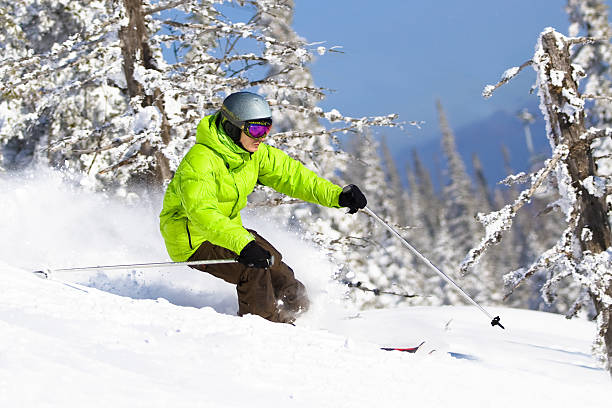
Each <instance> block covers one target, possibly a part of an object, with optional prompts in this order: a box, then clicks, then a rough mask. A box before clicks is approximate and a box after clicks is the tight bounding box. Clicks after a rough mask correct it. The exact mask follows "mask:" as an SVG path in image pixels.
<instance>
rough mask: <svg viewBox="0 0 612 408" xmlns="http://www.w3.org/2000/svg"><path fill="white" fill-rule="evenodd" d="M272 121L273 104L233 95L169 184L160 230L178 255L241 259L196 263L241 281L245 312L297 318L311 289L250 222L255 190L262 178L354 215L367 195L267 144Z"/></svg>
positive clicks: (206, 123) (207, 121)
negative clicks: (244, 216) (245, 220)
mask: <svg viewBox="0 0 612 408" xmlns="http://www.w3.org/2000/svg"><path fill="white" fill-rule="evenodd" d="M271 127H272V112H271V110H270V107H269V105H268V103H267V102H266V100H265V99H264V98H262V97H261V96H260V95H257V94H254V93H251V92H237V93H233V94H231V95H229V96H228V97H227V98H225V100H224V101H223V104H222V106H221V109H220V110H219V111H217V112H216V113H215V114H213V115H210V116H206V117H204V118H203V119H202V120H201V121H200V123H199V124H198V127H197V132H196V144H195V145H194V146H193V147H192V148H191V149H190V150H189V152H188V153H187V154H186V155H185V157H184V158H183V160H182V161H181V163H180V165H179V166H178V168H177V170H176V173H175V175H174V177H173V178H172V180H171V181H170V184H169V185H168V187H167V190H166V193H165V195H164V200H163V208H162V211H161V213H160V230H161V234H162V236H163V238H164V241H165V244H166V249H167V251H168V254H169V255H170V258H172V260H173V261H175V262H183V261H187V260H189V261H196V260H208V259H226V258H230V259H236V260H237V261H238V262H237V263H226V264H216V265H206V266H192V267H193V268H195V269H198V270H201V271H204V272H207V273H209V274H211V275H213V276H215V277H218V278H221V279H223V280H224V281H226V282H229V283H232V284H235V285H236V291H237V293H238V315H239V316H242V315H245V314H249V313H250V314H256V315H259V316H262V317H263V318H265V319H268V320H270V321H273V322H282V323H292V322H293V321H295V319H296V317H297V316H298V315H299V314H300V313H302V312H304V311H306V310H307V309H308V306H309V300H308V295H307V293H306V289H305V287H304V285H303V284H302V283H301V282H300V281H298V280H297V279H296V278H295V276H294V273H293V270H292V269H291V268H290V267H289V266H288V265H286V264H285V263H284V262H282V255H281V254H280V253H279V252H278V250H277V249H276V248H274V247H273V246H272V244H270V243H269V242H268V241H267V240H265V239H264V238H263V237H261V236H260V235H259V234H258V233H257V232H256V231H254V230H252V229H246V228H244V227H243V225H242V220H241V217H240V210H242V209H243V208H244V207H245V206H246V204H247V196H248V195H249V194H250V193H251V192H252V191H253V189H254V187H255V184H257V183H259V184H263V185H265V186H269V187H271V188H273V189H274V190H276V191H278V192H280V193H283V194H286V195H288V196H291V197H294V198H298V199H301V200H304V201H308V202H312V203H316V204H320V205H323V206H326V207H332V208H340V207H348V208H349V212H350V213H352V214H353V213H355V212H357V210H358V209H361V208H364V207H365V206H366V203H367V201H366V198H365V196H364V195H363V193H362V192H361V190H360V189H359V187H357V186H355V185H352V184H351V185H348V186H346V187H344V188H342V187H340V186H338V185H335V184H333V183H332V182H330V181H328V180H326V179H324V178H321V177H319V176H317V175H316V174H315V173H314V172H312V171H311V170H309V169H307V168H306V167H305V166H304V165H303V164H301V163H300V162H299V161H297V160H294V159H292V158H290V157H289V156H288V155H287V154H286V153H284V152H283V151H281V150H279V149H277V148H274V147H272V146H269V145H267V144H265V143H263V140H264V139H265V137H266V136H267V135H268V133H269V132H270V129H271Z"/></svg>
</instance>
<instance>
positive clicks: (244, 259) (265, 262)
mask: <svg viewBox="0 0 612 408" xmlns="http://www.w3.org/2000/svg"><path fill="white" fill-rule="evenodd" d="M236 260H237V261H238V262H240V263H241V264H243V265H245V266H248V267H249V268H269V267H270V266H272V255H270V252H268V251H266V250H265V249H263V248H262V247H261V246H260V245H259V244H258V243H257V242H255V241H251V242H249V243H248V244H246V246H245V247H244V248H242V251H240V255H239V256H238V258H237V259H236Z"/></svg>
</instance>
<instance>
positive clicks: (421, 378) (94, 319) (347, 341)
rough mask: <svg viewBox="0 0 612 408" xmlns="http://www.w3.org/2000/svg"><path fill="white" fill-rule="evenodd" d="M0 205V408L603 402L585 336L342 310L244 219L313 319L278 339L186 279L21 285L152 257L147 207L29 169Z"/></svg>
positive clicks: (537, 325)
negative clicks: (44, 273) (305, 297)
mask: <svg viewBox="0 0 612 408" xmlns="http://www.w3.org/2000/svg"><path fill="white" fill-rule="evenodd" d="M77 181H78V180H77ZM0 197H2V199H1V200H0V231H1V234H0V237H1V238H0V239H1V240H2V242H0V287H2V296H0V333H1V336H0V406H3V407H4V406H6V407H9V406H10V407H17V406H23V407H26V406H27V407H30V406H49V407H55V406H61V407H72V406H74V407H80V406H88V407H98V406H99V407H108V406H113V407H134V406H137V407H138V406H147V407H167V406H172V407H191V406H202V407H242V406H247V405H248V406H252V407H264V406H270V405H272V406H287V407H370V406H377V407H378V406H380V407H395V406H407V405H410V406H418V407H437V406H457V407H490V406H492V404H494V406H496V407H517V406H525V407H532V406H533V407H535V406H542V407H573V406H587V407H595V406H606V402H605V401H608V399H609V398H608V393H609V387H610V378H609V375H608V374H607V372H605V371H604V370H602V369H601V368H599V367H598V366H597V364H596V362H595V361H594V360H593V358H592V357H591V356H590V347H591V344H590V343H591V339H592V337H593V335H594V331H595V325H594V323H593V322H589V321H586V320H582V319H573V320H569V321H568V320H566V319H564V318H563V317H562V316H559V315H554V314H547V313H542V312H533V311H525V310H515V309H507V308H495V307H490V308H489V310H490V311H491V312H492V313H494V315H500V316H501V321H502V324H504V325H505V327H506V328H507V330H505V331H504V330H501V329H499V328H492V327H490V325H489V322H488V320H487V318H486V317H485V316H483V315H482V313H480V312H479V311H478V310H477V309H476V308H473V307H452V306H447V307H412V308H408V307H406V308H397V309H388V310H373V311H357V310H355V309H354V307H353V306H352V305H351V304H350V303H348V301H346V300H345V298H344V296H343V291H344V288H343V287H341V286H339V285H338V284H335V283H333V282H331V281H330V279H329V276H330V275H331V273H333V271H334V270H335V266H334V265H332V264H330V263H329V262H327V260H326V259H325V256H324V255H322V254H321V252H320V251H319V250H318V249H316V248H314V247H312V246H310V245H309V244H308V243H307V242H305V241H303V240H301V239H300V236H299V234H297V233H296V232H295V231H284V230H281V229H279V228H277V227H275V226H274V224H275V222H273V220H270V219H268V218H267V217H268V216H267V215H266V214H261V213H255V212H253V211H247V213H246V214H244V215H245V216H244V220H245V223H247V224H248V225H250V226H253V227H254V228H255V229H257V230H258V231H259V232H260V233H262V234H263V235H264V236H266V237H268V238H269V239H270V241H272V242H273V243H274V244H275V245H277V246H278V248H279V249H280V250H281V252H283V253H284V254H285V259H286V261H287V263H289V264H290V265H291V266H292V267H293V269H294V271H295V273H296V275H297V276H298V277H299V278H300V279H302V280H303V281H304V282H305V284H306V285H307V287H308V289H309V292H310V293H311V297H312V299H313V308H312V310H311V311H310V312H309V313H308V314H306V315H305V316H303V317H302V318H300V319H299V320H298V321H297V325H296V326H295V327H294V326H289V325H283V324H274V323H270V322H267V321H265V320H263V319H261V318H259V317H257V316H245V317H242V318H240V317H237V316H235V313H236V306H235V302H236V299H235V294H234V288H233V287H232V286H231V285H228V284H225V283H224V282H221V281H219V280H217V279H214V278H212V277H209V276H207V275H205V274H202V273H199V272H195V271H193V270H190V269H188V268H169V269H160V270H151V269H149V270H144V269H143V270H126V271H115V272H107V273H101V272H91V273H79V274H70V273H63V274H59V273H58V274H57V275H56V277H55V279H54V280H43V279H39V278H37V277H35V276H34V275H33V274H30V273H28V271H32V270H35V269H40V268H42V267H45V266H48V267H61V266H66V267H69V266H87V265H100V264H113V263H132V262H134V263H136V262H148V261H151V262H153V261H165V260H167V256H166V254H165V250H164V248H163V244H162V241H161V238H160V237H159V233H158V232H157V214H158V211H159V205H160V203H159V202H158V201H155V202H154V203H152V204H151V203H147V202H146V201H145V200H141V202H139V203H137V204H131V205H130V204H126V203H124V202H122V201H121V200H119V199H117V198H113V197H107V196H105V195H102V194H100V193H89V192H84V191H82V190H81V189H77V188H73V187H71V186H70V185H68V184H66V183H65V182H64V181H63V180H62V178H61V177H60V176H59V175H58V174H56V173H49V172H47V171H43V170H41V169H38V170H37V172H36V173H28V174H24V175H22V176H19V177H15V176H11V177H9V176H7V175H2V174H0ZM406 256H409V254H407V255H406ZM422 340H425V341H426V343H425V345H427V346H428V348H427V349H425V352H423V353H418V354H416V355H413V354H406V353H401V352H386V351H381V350H379V346H387V345H389V346H399V347H402V346H404V347H405V346H413V345H416V344H418V343H420V341H422ZM424 347H425V346H424ZM432 348H435V349H436V351H435V352H433V353H432V354H427V352H426V351H428V350H431V349H432Z"/></svg>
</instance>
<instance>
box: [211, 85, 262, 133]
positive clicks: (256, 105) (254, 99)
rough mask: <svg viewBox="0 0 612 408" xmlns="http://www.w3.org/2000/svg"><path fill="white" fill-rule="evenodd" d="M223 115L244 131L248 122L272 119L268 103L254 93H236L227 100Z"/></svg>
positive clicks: (224, 102)
mask: <svg viewBox="0 0 612 408" xmlns="http://www.w3.org/2000/svg"><path fill="white" fill-rule="evenodd" d="M221 113H222V114H223V116H225V117H226V118H227V120H229V121H230V122H231V123H232V124H233V125H234V126H236V127H238V128H239V129H242V127H243V126H244V122H246V121H248V120H255V119H269V118H271V117H272V111H270V106H269V105H268V102H266V100H265V99H264V98H262V97H261V96H259V95H257V94H255V93H252V92H236V93H233V94H231V95H230V96H228V97H227V98H225V100H224V101H223V106H221Z"/></svg>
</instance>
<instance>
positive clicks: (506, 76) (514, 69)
mask: <svg viewBox="0 0 612 408" xmlns="http://www.w3.org/2000/svg"><path fill="white" fill-rule="evenodd" d="M519 71H520V67H512V68H508V69H507V70H505V71H504V73H503V74H502V76H501V80H502V81H507V80H509V79H512V77H514V76H515V75H516V74H518V72H519Z"/></svg>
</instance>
